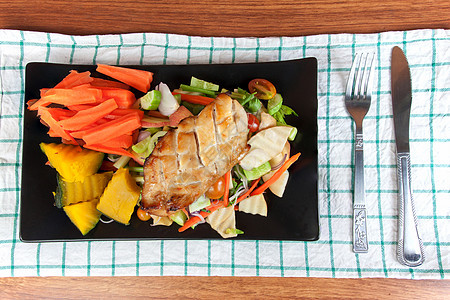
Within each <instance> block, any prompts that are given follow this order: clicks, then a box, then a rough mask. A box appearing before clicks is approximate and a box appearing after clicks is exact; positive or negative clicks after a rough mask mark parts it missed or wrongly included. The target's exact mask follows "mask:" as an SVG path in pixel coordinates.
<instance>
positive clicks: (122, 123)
mask: <svg viewBox="0 0 450 300" xmlns="http://www.w3.org/2000/svg"><path fill="white" fill-rule="evenodd" d="M140 127H141V119H140V117H139V115H138V114H137V113H133V114H129V115H126V116H123V117H121V118H119V119H116V120H112V121H110V122H107V123H105V124H102V125H99V126H97V127H94V128H92V129H89V130H87V131H86V132H85V134H84V135H83V140H84V141H85V142H86V144H100V145H101V144H102V142H103V141H107V140H110V139H113V138H115V137H117V136H120V135H122V134H126V133H128V132H130V131H133V130H135V129H138V128H140Z"/></svg>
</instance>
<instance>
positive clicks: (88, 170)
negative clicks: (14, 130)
mask: <svg viewBox="0 0 450 300" xmlns="http://www.w3.org/2000/svg"><path fill="white" fill-rule="evenodd" d="M40 146H41V150H42V152H44V153H45V155H46V156H47V158H48V161H49V162H50V164H51V165H52V167H53V168H55V169H56V171H57V172H58V173H59V175H61V176H62V177H63V178H64V180H66V181H69V182H73V181H82V180H84V178H85V177H87V176H90V175H93V174H95V173H97V171H98V169H99V168H100V166H101V164H102V161H103V158H104V154H103V153H101V152H97V151H92V150H89V149H84V148H81V147H79V146H74V145H67V144H56V143H50V144H47V143H41V144H40Z"/></svg>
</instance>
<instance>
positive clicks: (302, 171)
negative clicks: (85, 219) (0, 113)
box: [20, 58, 319, 242]
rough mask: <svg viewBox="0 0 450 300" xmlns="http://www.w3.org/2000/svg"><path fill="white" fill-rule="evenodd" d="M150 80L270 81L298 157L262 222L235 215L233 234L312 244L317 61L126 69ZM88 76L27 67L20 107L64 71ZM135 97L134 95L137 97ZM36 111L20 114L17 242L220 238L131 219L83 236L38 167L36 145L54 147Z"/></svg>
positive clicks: (48, 174)
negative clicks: (286, 110)
mask: <svg viewBox="0 0 450 300" xmlns="http://www.w3.org/2000/svg"><path fill="white" fill-rule="evenodd" d="M131 67H133V68H138V69H144V70H148V71H151V72H153V73H154V79H153V83H152V88H153V87H154V86H155V85H156V84H158V83H159V82H164V83H166V84H168V86H169V87H170V88H171V89H174V88H177V87H179V85H180V84H181V83H184V84H189V82H190V78H191V76H195V77H197V78H201V79H204V80H207V81H211V82H214V83H217V84H220V86H221V87H224V88H226V89H234V88H237V87H242V88H245V89H247V84H248V82H249V81H250V80H251V79H254V78H265V79H268V80H269V81H271V82H272V83H273V84H274V85H275V86H276V88H277V91H278V92H279V93H280V94H281V95H282V96H283V99H284V103H285V104H286V105H289V106H290V107H292V108H293V109H294V110H295V111H296V112H297V113H298V114H299V117H294V116H288V117H287V122H288V124H292V125H293V126H296V127H297V128H298V131H299V134H298V135H297V137H296V139H295V141H293V142H292V143H291V146H292V148H291V153H297V152H301V153H302V155H301V156H300V158H299V160H298V161H297V162H296V163H295V164H294V165H292V166H291V167H290V178H289V182H288V185H287V188H286V191H285V193H284V196H283V198H278V197H276V196H274V195H273V194H272V193H271V192H267V193H266V199H267V201H268V216H267V217H262V216H256V215H251V214H246V213H242V212H237V213H236V223H237V224H236V225H237V228H239V229H241V230H243V231H244V234H243V235H239V236H238V237H237V238H236V239H241V240H297V241H314V240H317V239H318V238H319V217H318V195H317V178H318V176H317V60H316V59H315V58H305V59H299V60H291V61H282V62H267V63H247V64H213V65H155V66H131ZM72 69H75V70H77V71H80V72H82V71H90V72H91V73H92V74H93V76H96V77H102V78H105V77H104V76H102V75H101V74H98V73H97V72H96V71H95V66H92V65H64V64H49V63H29V64H28V65H27V67H26V87H25V101H28V100H30V99H35V98H39V89H41V88H47V87H53V86H54V85H56V84H57V83H58V82H59V81H60V80H61V79H62V78H64V77H65V76H66V75H67V74H68V73H69V71H70V70H72ZM137 95H138V96H140V95H139V94H137ZM46 132H47V128H46V127H44V126H43V125H42V124H41V123H40V122H39V119H38V118H37V116H36V112H31V111H29V110H27V109H25V112H24V138H23V163H22V189H21V203H20V204H21V206H20V208H21V209H20V238H21V240H22V241H24V242H43V241H77V240H145V239H221V237H220V235H219V234H218V233H216V232H215V231H214V230H212V229H211V228H210V226H209V225H203V226H198V227H197V228H196V229H195V230H190V229H189V230H187V231H185V232H183V233H179V232H178V230H177V229H178V225H176V224H173V225H172V226H170V227H165V226H155V227H151V226H150V225H149V223H148V222H142V221H140V220H139V219H137V217H136V215H135V214H133V217H132V219H131V222H130V225H129V226H125V225H122V224H119V223H116V222H113V223H110V224H103V223H101V222H99V223H98V225H97V226H96V227H95V228H94V229H93V230H91V232H89V233H88V234H87V235H86V236H84V237H83V236H82V235H81V233H80V232H79V231H78V229H77V228H76V227H75V226H74V225H73V224H72V223H71V222H70V220H69V218H68V217H67V216H66V215H65V213H64V211H63V210H62V209H58V208H56V207H55V206H54V198H53V195H52V192H54V191H55V190H56V171H55V170H54V169H52V168H50V167H48V166H46V165H45V163H46V161H47V159H46V157H45V155H44V154H43V153H42V152H41V150H40V148H39V143H41V142H59V139H52V138H50V137H48V135H47V134H46Z"/></svg>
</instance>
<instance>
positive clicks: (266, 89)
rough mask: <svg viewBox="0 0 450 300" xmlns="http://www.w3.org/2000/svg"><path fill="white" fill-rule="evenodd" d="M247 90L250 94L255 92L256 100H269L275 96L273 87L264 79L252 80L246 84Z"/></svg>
mask: <svg viewBox="0 0 450 300" xmlns="http://www.w3.org/2000/svg"><path fill="white" fill-rule="evenodd" d="M248 90H249V91H250V93H255V92H256V95H255V96H256V98H258V99H262V100H269V99H271V98H273V97H274V96H275V94H276V93H277V90H276V89H275V86H274V85H273V84H272V83H271V82H270V81H268V80H266V79H261V78H257V79H253V80H252V81H250V82H249V83H248Z"/></svg>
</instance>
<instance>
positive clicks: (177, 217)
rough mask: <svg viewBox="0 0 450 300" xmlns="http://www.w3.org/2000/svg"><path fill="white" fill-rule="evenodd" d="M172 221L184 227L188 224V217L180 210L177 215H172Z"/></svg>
mask: <svg viewBox="0 0 450 300" xmlns="http://www.w3.org/2000/svg"><path fill="white" fill-rule="evenodd" d="M170 219H171V220H172V221H174V222H175V223H177V224H178V225H180V226H183V225H184V222H186V220H187V216H186V214H185V213H184V212H183V211H182V210H179V211H177V212H176V213H174V214H173V215H171V216H170Z"/></svg>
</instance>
